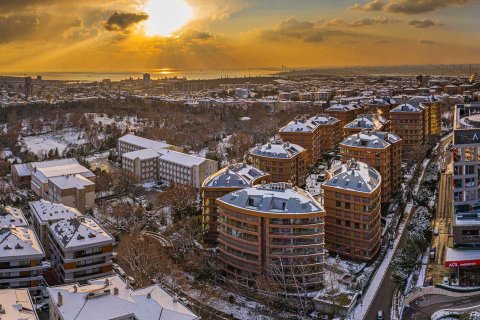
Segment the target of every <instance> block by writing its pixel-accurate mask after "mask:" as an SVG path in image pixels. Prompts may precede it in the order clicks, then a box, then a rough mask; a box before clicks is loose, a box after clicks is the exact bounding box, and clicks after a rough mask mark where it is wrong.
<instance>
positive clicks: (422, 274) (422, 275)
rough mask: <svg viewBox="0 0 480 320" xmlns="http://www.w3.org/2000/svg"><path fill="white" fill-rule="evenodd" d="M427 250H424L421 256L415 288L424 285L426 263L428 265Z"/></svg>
mask: <svg viewBox="0 0 480 320" xmlns="http://www.w3.org/2000/svg"><path fill="white" fill-rule="evenodd" d="M429 253H430V251H429V248H427V249H425V252H424V253H423V255H422V268H421V269H420V274H419V275H418V278H417V283H416V284H415V287H423V284H424V283H425V275H426V273H427V263H428V258H429Z"/></svg>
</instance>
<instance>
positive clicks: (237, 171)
mask: <svg viewBox="0 0 480 320" xmlns="http://www.w3.org/2000/svg"><path fill="white" fill-rule="evenodd" d="M261 177H268V173H266V172H263V171H261V170H259V169H257V168H255V167H253V166H250V165H248V164H246V163H237V164H232V165H229V166H228V167H226V168H224V169H222V170H220V171H218V172H216V173H215V174H213V175H212V176H210V177H209V178H207V179H206V180H205V182H204V183H203V186H204V187H214V188H232V187H233V188H235V187H238V188H245V187H249V186H250V187H251V186H252V182H253V181H254V180H257V179H259V178H261Z"/></svg>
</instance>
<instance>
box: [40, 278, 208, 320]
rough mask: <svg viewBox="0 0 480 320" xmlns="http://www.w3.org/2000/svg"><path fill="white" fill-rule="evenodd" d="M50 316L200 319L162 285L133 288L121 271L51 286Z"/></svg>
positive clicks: (66, 319)
mask: <svg viewBox="0 0 480 320" xmlns="http://www.w3.org/2000/svg"><path fill="white" fill-rule="evenodd" d="M48 293H49V296H50V320H91V319H95V320H113V319H125V320H126V319H135V320H174V319H175V320H177V319H178V320H199V319H200V317H199V316H197V315H196V314H194V313H193V312H192V311H190V310H189V309H188V308H187V307H186V306H184V305H183V304H182V303H181V301H179V300H178V298H177V297H176V296H172V295H170V294H169V293H168V292H167V291H165V290H164V289H163V288H162V287H161V286H160V285H152V286H149V287H145V288H142V289H137V290H134V289H132V288H131V287H130V286H129V284H127V283H125V281H124V280H123V279H122V278H120V276H118V275H114V276H110V277H104V278H100V279H95V280H89V281H88V283H87V284H85V285H81V284H78V283H75V284H67V285H62V286H57V287H49V288H48Z"/></svg>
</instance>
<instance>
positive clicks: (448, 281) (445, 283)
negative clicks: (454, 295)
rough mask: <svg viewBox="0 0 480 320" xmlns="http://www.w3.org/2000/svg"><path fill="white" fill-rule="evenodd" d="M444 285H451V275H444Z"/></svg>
mask: <svg viewBox="0 0 480 320" xmlns="http://www.w3.org/2000/svg"><path fill="white" fill-rule="evenodd" d="M442 283H443V284H444V285H446V286H449V285H450V278H449V277H443V282H442Z"/></svg>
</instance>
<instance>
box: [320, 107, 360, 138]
mask: <svg viewBox="0 0 480 320" xmlns="http://www.w3.org/2000/svg"><path fill="white" fill-rule="evenodd" d="M363 110H364V109H363V107H362V106H359V105H356V104H351V103H339V104H334V105H332V106H331V107H329V108H327V109H325V113H326V114H328V115H329V116H332V117H334V118H337V119H338V120H340V128H342V129H343V127H345V126H346V125H347V124H348V123H350V122H352V121H353V120H355V118H356V117H357V116H359V115H360V114H362V113H363ZM340 135H341V138H343V137H344V132H343V131H342V132H340Z"/></svg>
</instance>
